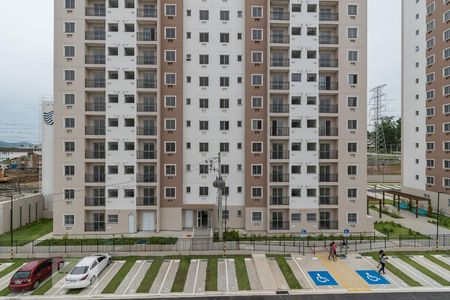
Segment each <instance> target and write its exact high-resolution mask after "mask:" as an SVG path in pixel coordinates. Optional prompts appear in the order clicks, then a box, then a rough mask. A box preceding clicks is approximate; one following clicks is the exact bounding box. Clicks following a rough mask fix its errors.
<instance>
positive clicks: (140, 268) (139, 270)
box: [122, 261, 145, 295]
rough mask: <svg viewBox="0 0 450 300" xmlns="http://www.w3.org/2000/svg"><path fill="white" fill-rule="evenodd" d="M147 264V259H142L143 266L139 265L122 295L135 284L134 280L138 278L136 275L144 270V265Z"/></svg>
mask: <svg viewBox="0 0 450 300" xmlns="http://www.w3.org/2000/svg"><path fill="white" fill-rule="evenodd" d="M144 265H145V261H141V266H140V267H139V269H138V270H137V272H136V274H134V276H133V278H131V280H130V283H129V284H128V285H127V287H126V288H125V290H124V291H123V294H122V295H125V294H126V293H127V291H128V290H129V289H130V286H131V285H132V284H133V281H134V280H135V279H136V277H137V276H138V275H139V273H140V272H141V270H142V267H144Z"/></svg>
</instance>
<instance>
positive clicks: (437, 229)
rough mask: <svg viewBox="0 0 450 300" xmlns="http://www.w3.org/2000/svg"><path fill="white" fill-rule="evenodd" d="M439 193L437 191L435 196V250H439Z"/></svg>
mask: <svg viewBox="0 0 450 300" xmlns="http://www.w3.org/2000/svg"><path fill="white" fill-rule="evenodd" d="M440 195H441V192H438V198H437V200H438V201H437V214H436V251H439V214H440V205H439V204H440V203H439V200H440Z"/></svg>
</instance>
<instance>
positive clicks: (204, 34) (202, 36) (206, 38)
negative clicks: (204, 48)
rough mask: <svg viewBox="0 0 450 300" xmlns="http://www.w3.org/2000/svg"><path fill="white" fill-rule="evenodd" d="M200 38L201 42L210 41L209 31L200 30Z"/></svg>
mask: <svg viewBox="0 0 450 300" xmlns="http://www.w3.org/2000/svg"><path fill="white" fill-rule="evenodd" d="M199 40H200V43H208V42H209V33H208V32H200V33H199Z"/></svg>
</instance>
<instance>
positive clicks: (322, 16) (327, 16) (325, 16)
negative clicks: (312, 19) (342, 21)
mask: <svg viewBox="0 0 450 300" xmlns="http://www.w3.org/2000/svg"><path fill="white" fill-rule="evenodd" d="M338 20H339V13H336V12H329V11H321V12H319V21H324V22H330V21H338Z"/></svg>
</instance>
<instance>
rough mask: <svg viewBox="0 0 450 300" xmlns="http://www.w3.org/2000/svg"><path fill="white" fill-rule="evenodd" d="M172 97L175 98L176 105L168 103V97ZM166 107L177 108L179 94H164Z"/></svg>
mask: <svg viewBox="0 0 450 300" xmlns="http://www.w3.org/2000/svg"><path fill="white" fill-rule="evenodd" d="M172 97H173V98H174V100H175V103H174V105H167V99H169V98H172ZM164 107H166V108H175V107H177V96H176V95H164Z"/></svg>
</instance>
